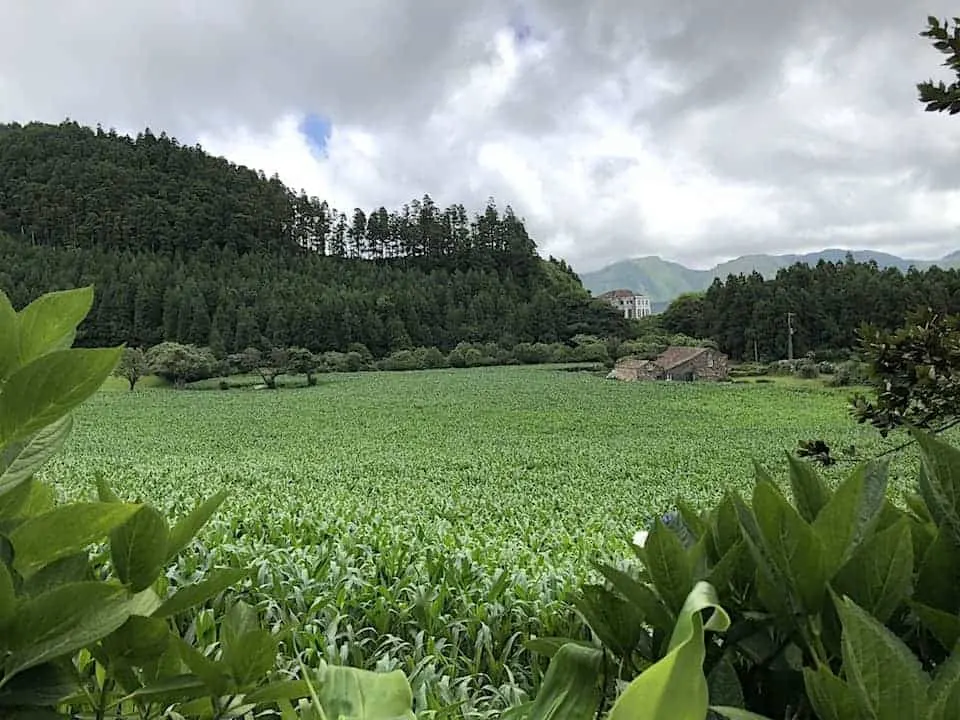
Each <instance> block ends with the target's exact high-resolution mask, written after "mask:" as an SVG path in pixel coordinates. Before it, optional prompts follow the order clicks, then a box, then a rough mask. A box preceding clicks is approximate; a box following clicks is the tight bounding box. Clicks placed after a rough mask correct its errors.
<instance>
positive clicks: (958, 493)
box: [910, 428, 960, 545]
mask: <svg viewBox="0 0 960 720" xmlns="http://www.w3.org/2000/svg"><path fill="white" fill-rule="evenodd" d="M910 434H911V435H912V436H913V438H914V440H916V441H917V445H919V446H920V458H921V461H922V465H923V467H922V470H921V473H920V483H919V484H920V494H921V495H922V496H923V499H924V501H925V503H926V505H927V508H928V509H929V510H930V514H931V515H933V517H934V519H935V520H936V521H937V524H938V525H940V527H941V530H942V529H943V528H944V527H946V528H947V529H949V531H950V534H951V537H952V539H953V542H954V544H955V545H960V450H958V449H957V448H955V447H953V446H952V445H950V444H948V443H946V442H944V441H943V440H941V439H939V438H937V437H935V436H934V435H932V434H931V433H927V432H923V431H922V430H918V429H916V428H910Z"/></svg>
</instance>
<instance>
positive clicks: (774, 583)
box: [733, 494, 802, 616]
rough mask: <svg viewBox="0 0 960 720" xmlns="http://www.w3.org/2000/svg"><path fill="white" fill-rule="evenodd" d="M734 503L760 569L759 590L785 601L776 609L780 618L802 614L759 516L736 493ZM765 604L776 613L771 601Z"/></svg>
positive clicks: (744, 535)
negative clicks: (767, 540) (764, 532)
mask: <svg viewBox="0 0 960 720" xmlns="http://www.w3.org/2000/svg"><path fill="white" fill-rule="evenodd" d="M733 502H734V507H735V508H736V510H737V518H738V519H739V521H740V527H741V528H742V530H743V539H744V542H745V543H746V546H747V547H748V548H749V550H750V554H751V555H752V556H753V559H754V562H755V563H756V566H757V573H756V575H757V577H756V581H757V586H758V590H760V592H761V595H763V590H764V588H768V589H769V590H770V592H767V593H766V594H767V595H768V596H769V595H771V593H776V594H777V596H778V597H779V598H781V601H780V602H779V603H777V609H776V610H775V612H776V613H777V614H778V615H790V616H792V615H796V614H799V613H800V612H801V611H802V609H801V608H800V604H799V600H798V599H797V598H795V597H794V596H793V594H792V593H790V592H789V588H788V587H787V578H786V576H785V575H784V572H783V570H781V567H780V566H781V561H780V560H779V559H778V558H776V557H774V554H773V550H772V549H771V548H770V547H768V546H767V542H766V540H765V539H764V536H763V532H762V531H761V529H760V524H759V523H758V522H757V517H756V515H755V514H754V512H753V510H752V509H751V508H749V507H748V506H747V504H746V503H745V502H744V501H743V499H742V498H741V497H740V496H739V495H736V494H734V496H733ZM765 602H767V605H768V607H769V608H770V609H771V610H774V608H773V607H770V602H769V601H768V600H765Z"/></svg>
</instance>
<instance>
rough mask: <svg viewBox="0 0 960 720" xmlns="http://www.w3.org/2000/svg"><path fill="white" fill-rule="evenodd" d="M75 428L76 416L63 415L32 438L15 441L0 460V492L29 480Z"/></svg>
mask: <svg viewBox="0 0 960 720" xmlns="http://www.w3.org/2000/svg"><path fill="white" fill-rule="evenodd" d="M72 427H73V418H71V416H70V415H64V416H63V417H62V418H60V419H59V420H57V421H56V422H53V423H51V424H50V425H47V426H46V427H43V428H41V429H40V430H38V431H37V432H36V433H34V434H33V435H32V436H30V437H29V438H26V439H25V440H23V441H21V442H18V443H13V444H12V445H11V446H9V447H8V448H7V450H5V451H4V452H3V457H2V461H0V495H2V494H4V493H7V492H9V491H11V490H13V489H14V488H15V487H17V486H18V485H20V484H21V483H22V482H25V481H26V480H28V479H29V478H30V477H31V476H32V475H33V474H34V473H35V472H36V471H37V470H39V469H40V468H41V467H42V466H43V464H44V463H45V462H47V460H49V459H50V458H52V457H53V456H54V455H56V454H57V452H59V450H60V448H61V447H63V443H64V441H65V440H66V439H67V436H68V435H69V434H70V430H71V428H72Z"/></svg>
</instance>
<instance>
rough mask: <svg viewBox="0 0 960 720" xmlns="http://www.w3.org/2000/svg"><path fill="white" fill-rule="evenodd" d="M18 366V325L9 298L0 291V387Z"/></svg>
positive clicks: (15, 312)
mask: <svg viewBox="0 0 960 720" xmlns="http://www.w3.org/2000/svg"><path fill="white" fill-rule="evenodd" d="M19 366H20V325H19V321H18V319H17V311H16V310H14V309H13V305H11V304H10V298H8V297H7V294H6V293H5V292H3V290H0V386H2V385H3V382H4V380H6V379H7V378H8V377H10V375H11V374H12V373H13V371H14V370H16V369H17V367H19Z"/></svg>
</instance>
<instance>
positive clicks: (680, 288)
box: [580, 248, 960, 306]
mask: <svg viewBox="0 0 960 720" xmlns="http://www.w3.org/2000/svg"><path fill="white" fill-rule="evenodd" d="M848 252H849V253H850V254H851V255H853V258H854V259H855V260H856V261H857V262H871V261H874V262H876V263H877V265H878V266H879V267H881V268H886V267H895V268H897V269H899V270H904V271H905V270H907V269H909V268H910V267H911V266H913V267H916V268H917V269H920V270H923V269H926V268H928V267H931V266H933V265H937V266H939V267H942V268H944V269H947V268H954V267H960V251H956V252H953V253H950V254H949V255H946V256H945V257H943V258H941V259H940V260H936V261H929V260H909V259H905V258H901V257H897V256H896V255H890V254H889V253H883V252H877V251H874V250H854V251H848V250H843V249H838V248H828V249H826V250H821V251H819V252H813V253H805V254H802V255H798V254H789V255H764V254H760V255H744V256H742V257H738V258H735V259H733V260H729V261H727V262H724V263H720V264H719V265H716V266H714V267H712V268H710V269H709V270H694V269H692V268H688V267H685V266H684V265H681V264H680V263H675V262H670V261H668V260H663V259H662V258H660V257H657V256H647V257H640V258H632V259H630V260H621V261H619V262H615V263H612V264H611V265H607V266H606V267H604V268H601V269H600V270H596V271H594V272H586V273H580V279H581V280H582V281H583V284H584V286H585V287H586V288H587V289H588V290H590V292H592V293H593V294H594V295H599V294H600V293H602V292H606V291H608V290H615V289H618V288H626V289H629V290H634V291H636V292H642V293H644V294H646V295H648V296H649V297H650V299H651V300H652V302H653V303H654V304H655V305H660V306H662V305H664V304H666V303H669V302H670V301H671V300H673V299H674V298H676V297H677V296H678V295H681V294H683V293H686V292H696V291H700V290H705V289H706V288H707V287H709V285H710V283H712V282H713V280H714V278H720V279H724V278H726V277H727V276H728V275H749V274H750V273H752V272H753V271H754V270H756V271H757V272H759V273H760V274H761V275H763V276H764V277H773V276H774V275H776V273H777V271H778V270H780V269H781V268H785V267H789V266H790V265H793V264H795V263H798V262H800V263H805V264H808V265H816V264H817V263H818V262H819V261H820V260H824V261H826V262H841V261H843V260H844V258H845V257H846V256H847V253H848Z"/></svg>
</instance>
